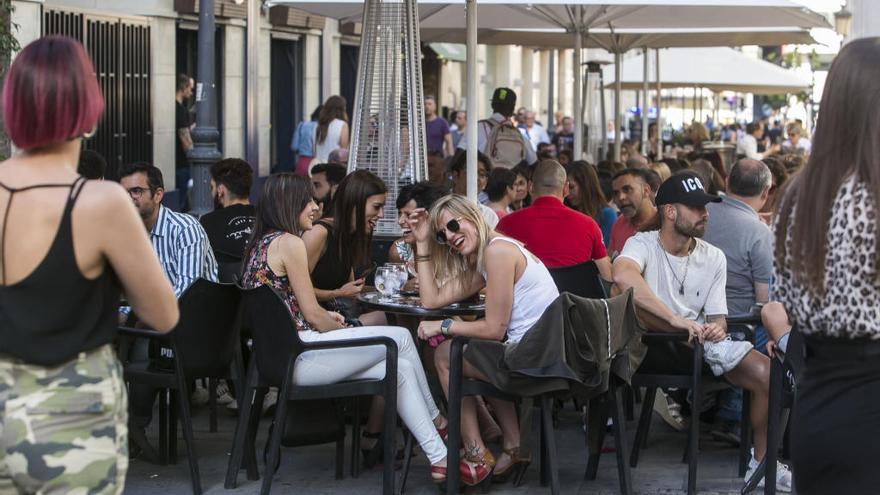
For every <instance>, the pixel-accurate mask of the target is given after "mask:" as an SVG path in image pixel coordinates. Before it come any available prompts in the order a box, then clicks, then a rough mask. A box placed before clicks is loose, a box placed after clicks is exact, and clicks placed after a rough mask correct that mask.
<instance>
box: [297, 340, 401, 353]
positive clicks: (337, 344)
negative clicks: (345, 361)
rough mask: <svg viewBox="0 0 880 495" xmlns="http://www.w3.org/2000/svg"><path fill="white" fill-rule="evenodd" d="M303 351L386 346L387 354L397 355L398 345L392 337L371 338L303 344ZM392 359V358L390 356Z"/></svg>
mask: <svg viewBox="0 0 880 495" xmlns="http://www.w3.org/2000/svg"><path fill="white" fill-rule="evenodd" d="M302 345H303V349H304V350H307V351H314V350H318V349H342V348H348V347H367V346H373V345H381V346H385V348H386V352H390V351H392V350H393V351H394V354H395V355H396V354H397V343H396V342H394V339H392V338H391V337H370V338H368V339H344V340H328V341H324V342H303V343H302ZM389 357H390V356H389Z"/></svg>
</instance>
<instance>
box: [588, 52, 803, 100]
mask: <svg viewBox="0 0 880 495" xmlns="http://www.w3.org/2000/svg"><path fill="white" fill-rule="evenodd" d="M603 70H604V71H605V73H604V80H605V82H606V83H605V86H606V87H610V88H613V87H614V68H613V67H607V66H606V67H605V68H603ZM649 81H650V85H651V87H655V86H656V82H655V80H654V78H653V77H651V78H649ZM621 84H622V86H623V89H634V90H639V89H642V87H643V84H644V72H643V65H642V55H641V54H639V55H637V56H634V57H628V58H626V59H624V61H623V66H622V68H621ZM660 85H661V86H662V87H663V88H695V87H697V88H707V89H710V90H712V91H715V92H718V91H736V92H739V93H755V94H783V93H799V92H801V91H805V90H807V89H809V87H810V81H808V80H806V79H804V78H803V77H801V76H800V75H799V74H797V73H796V72H793V71H791V70H787V69H784V68H782V67H780V66H778V65H775V64H771V63H770V62H767V61H765V60H760V59H757V58H752V57H749V56H747V55H745V54H743V53H742V52H739V51H737V50H734V49H732V48H725V47H716V48H668V49H662V50H660Z"/></svg>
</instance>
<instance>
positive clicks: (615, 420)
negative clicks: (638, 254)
mask: <svg viewBox="0 0 880 495" xmlns="http://www.w3.org/2000/svg"><path fill="white" fill-rule="evenodd" d="M549 271H550V276H551V277H553V281H554V282H556V287H557V288H558V289H559V292H560V293H562V292H568V293H570V294H574V295H576V296H580V297H585V298H589V299H605V298H607V297H608V293H607V290H606V287H605V284H604V282H603V280H602V278H601V277H600V276H599V269H598V267H597V266H596V263H595V262H593V261H588V262H586V263H581V264H579V265H574V266H566V267H559V268H550V269H549ZM630 392H631V390H629V387H628V386H627V384H625V383H622V382H621V381H620V380H618V379H616V378H614V377H611V379H610V383H609V389H608V392H606V393H605V394H602V395H601V396H599V397H596V398H594V399H592V400H590V404H589V407H588V409H587V411H588V413H587V446H588V448H589V458H588V460H587V468H586V471H585V473H584V479H586V480H595V479H596V476H597V474H598V471H599V459H600V457H601V455H602V444H603V443H604V441H605V425H606V424H607V422H608V418H609V416H610V417H611V418H612V431H613V433H614V439H615V450H616V453H617V474H618V478H619V481H620V492H621V493H624V494H630V493H632V478H631V476H630V472H629V462H628V459H627V458H626V457H627V456H626V417H625V414H624V409H625V408H624V394H626V396H627V397H629V394H630Z"/></svg>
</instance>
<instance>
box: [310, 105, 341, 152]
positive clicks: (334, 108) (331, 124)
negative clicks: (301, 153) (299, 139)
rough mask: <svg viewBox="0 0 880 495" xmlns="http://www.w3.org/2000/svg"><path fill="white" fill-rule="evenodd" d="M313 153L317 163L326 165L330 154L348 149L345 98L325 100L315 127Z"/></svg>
mask: <svg viewBox="0 0 880 495" xmlns="http://www.w3.org/2000/svg"><path fill="white" fill-rule="evenodd" d="M314 143H315V153H314V154H313V155H312V156H314V157H315V158H316V159H317V160H318V163H327V159H328V158H329V157H330V152H331V151H333V150H336V149H339V148H348V114H347V113H346V112H345V98H343V97H341V96H338V95H333V96H331V97H330V98H327V101H325V102H324V105H323V106H322V107H321V112H320V113H319V114H318V125H317V126H316V127H315V139H314Z"/></svg>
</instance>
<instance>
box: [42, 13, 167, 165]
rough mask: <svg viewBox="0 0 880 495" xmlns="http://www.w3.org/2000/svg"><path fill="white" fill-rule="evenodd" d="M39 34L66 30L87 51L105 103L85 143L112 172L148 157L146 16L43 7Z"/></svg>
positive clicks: (150, 141) (149, 104)
mask: <svg viewBox="0 0 880 495" xmlns="http://www.w3.org/2000/svg"><path fill="white" fill-rule="evenodd" d="M43 34H44V35H49V34H62V35H65V36H70V37H71V38H75V39H77V40H79V41H80V42H81V43H82V44H83V45H84V46H85V47H86V50H87V51H88V52H89V56H90V57H91V59H92V64H94V66H95V72H96V73H97V76H98V84H99V85H100V86H101V90H102V92H103V93H104V101H105V104H106V108H105V110H104V117H103V119H102V120H101V122H100V123H99V124H98V132H97V133H96V134H95V137H93V138H92V139H90V140H88V141H86V142H85V147H86V148H87V149H91V150H94V151H96V152H98V153H100V154H101V155H103V156H104V158H105V159H106V160H107V165H108V168H109V175H110V176H111V178H112V177H113V176H114V174H115V170H117V169H118V167H119V165H120V164H123V163H131V162H139V161H145V162H150V163H152V161H153V126H152V113H151V111H152V101H151V94H150V27H149V25H148V24H147V23H146V21H143V22H141V21H137V20H133V19H122V18H119V17H105V16H98V15H90V14H82V13H76V12H66V11H59V10H51V9H45V10H44V11H43ZM169 98H170V96H169Z"/></svg>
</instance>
